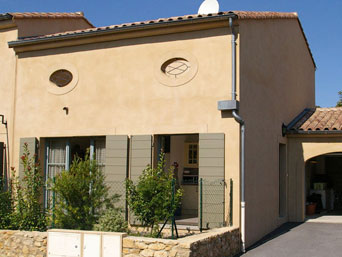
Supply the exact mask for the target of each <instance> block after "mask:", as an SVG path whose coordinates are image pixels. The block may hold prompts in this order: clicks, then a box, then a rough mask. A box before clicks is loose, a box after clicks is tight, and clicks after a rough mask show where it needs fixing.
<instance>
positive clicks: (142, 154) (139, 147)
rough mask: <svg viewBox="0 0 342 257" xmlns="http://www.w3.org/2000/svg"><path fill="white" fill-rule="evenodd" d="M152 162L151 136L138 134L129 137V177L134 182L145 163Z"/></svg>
mask: <svg viewBox="0 0 342 257" xmlns="http://www.w3.org/2000/svg"><path fill="white" fill-rule="evenodd" d="M151 163H152V136H151V135H139V136H132V137H131V170H130V178H131V179H132V180H133V181H134V182H136V181H137V180H138V178H139V176H140V175H141V174H142V171H143V170H144V169H145V168H146V166H147V165H151Z"/></svg>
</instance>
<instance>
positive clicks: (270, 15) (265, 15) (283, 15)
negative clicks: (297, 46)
mask: <svg viewBox="0 0 342 257" xmlns="http://www.w3.org/2000/svg"><path fill="white" fill-rule="evenodd" d="M47 14H48V13H47ZM75 14H76V15H77V13H75ZM82 15H83V14H82ZM227 17H233V18H236V19H238V20H248V19H250V20H267V19H295V20H297V21H298V23H299V26H300V29H301V31H302V33H303V36H304V39H305V42H306V45H307V47H308V50H309V52H310V55H311V57H312V61H313V63H314V65H315V67H316V64H315V61H314V58H313V55H312V52H311V49H310V47H309V43H308V41H307V38H306V36H305V33H304V30H303V27H302V25H301V23H300V21H299V18H298V14H297V13H296V12H254V11H228V12H219V13H213V14H207V15H202V14H196V15H185V16H176V17H170V18H159V19H156V20H148V21H140V22H131V23H123V24H119V25H111V26H104V27H95V28H89V29H82V30H75V31H66V32H62V33H55V34H50V35H44V36H39V37H35V38H26V39H25V38H23V39H21V40H18V41H14V42H10V44H9V45H10V47H15V46H20V45H25V44H27V43H36V42H43V41H49V40H56V39H67V38H75V37H79V36H95V35H99V34H103V33H112V32H118V31H127V30H129V29H142V28H145V27H151V26H158V25H163V24H168V25H171V24H174V25H176V24H177V23H180V22H182V23H183V22H199V21H204V20H205V21H210V20H215V19H227Z"/></svg>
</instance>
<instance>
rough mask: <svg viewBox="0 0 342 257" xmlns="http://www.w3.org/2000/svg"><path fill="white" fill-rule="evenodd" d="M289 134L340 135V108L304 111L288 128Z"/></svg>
mask: <svg viewBox="0 0 342 257" xmlns="http://www.w3.org/2000/svg"><path fill="white" fill-rule="evenodd" d="M288 132H289V133H290V134H314V133H316V134H322V133H342V107H335V108H314V109H305V110H304V111H303V112H302V113H301V114H300V115H298V116H297V117H296V118H295V119H294V121H292V122H291V123H290V124H289V126H288Z"/></svg>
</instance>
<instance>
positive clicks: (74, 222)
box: [52, 152, 113, 230]
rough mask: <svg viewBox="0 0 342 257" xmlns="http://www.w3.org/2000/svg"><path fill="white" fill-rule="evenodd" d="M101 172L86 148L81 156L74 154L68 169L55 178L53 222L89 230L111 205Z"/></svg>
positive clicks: (56, 224)
mask: <svg viewBox="0 0 342 257" xmlns="http://www.w3.org/2000/svg"><path fill="white" fill-rule="evenodd" d="M104 179H105V178H104V175H103V173H102V171H101V169H100V168H99V166H98V165H97V163H96V160H90V158H89V152H88V153H87V154H86V156H85V158H84V160H83V159H81V158H79V157H76V158H75V159H74V160H73V162H72V164H71V166H70V170H69V171H62V172H61V173H60V174H58V175H57V176H56V178H55V182H54V183H53V184H52V190H53V191H54V192H55V195H56V204H55V208H54V214H55V226H56V227H57V228H63V229H81V230H91V229H92V228H93V226H94V225H95V224H97V223H98V220H99V218H100V217H101V216H102V215H103V213H104V211H105V210H106V208H112V207H113V197H109V194H108V187H107V186H106V185H105V182H104Z"/></svg>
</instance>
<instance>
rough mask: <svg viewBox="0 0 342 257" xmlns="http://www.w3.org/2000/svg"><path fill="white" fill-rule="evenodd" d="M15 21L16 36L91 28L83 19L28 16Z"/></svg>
mask: <svg viewBox="0 0 342 257" xmlns="http://www.w3.org/2000/svg"><path fill="white" fill-rule="evenodd" d="M15 23H16V24H17V26H18V37H19V38H21V37H32V36H41V35H48V34H54V33H58V32H65V31H73V30H78V29H87V28H92V27H93V26H92V25H91V24H89V22H87V21H86V20H85V19H81V18H77V19H76V18H75V19H71V18H69V19H63V18H56V19H51V18H49V19H44V18H37V19H34V18H30V19H16V20H15Z"/></svg>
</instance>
